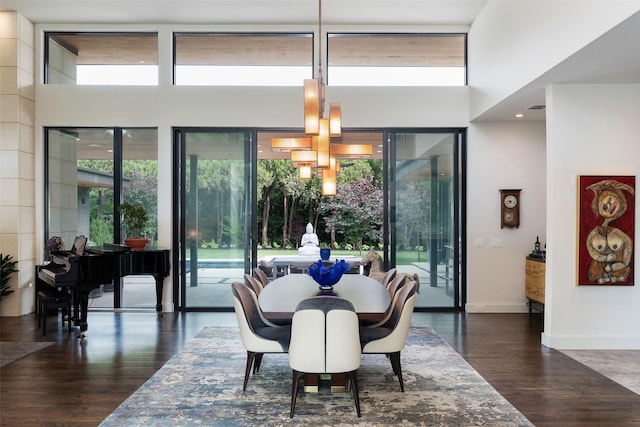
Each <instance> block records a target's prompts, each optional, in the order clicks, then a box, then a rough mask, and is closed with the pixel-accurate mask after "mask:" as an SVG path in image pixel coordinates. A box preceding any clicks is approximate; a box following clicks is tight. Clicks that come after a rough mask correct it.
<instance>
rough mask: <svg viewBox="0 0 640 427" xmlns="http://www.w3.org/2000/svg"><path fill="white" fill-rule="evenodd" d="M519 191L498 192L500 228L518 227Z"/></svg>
mask: <svg viewBox="0 0 640 427" xmlns="http://www.w3.org/2000/svg"><path fill="white" fill-rule="evenodd" d="M520 191H522V190H500V228H504V227H510V228H513V227H516V228H518V227H519V226H520Z"/></svg>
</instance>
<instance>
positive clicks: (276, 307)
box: [258, 274, 391, 324]
mask: <svg viewBox="0 0 640 427" xmlns="http://www.w3.org/2000/svg"><path fill="white" fill-rule="evenodd" d="M314 296H328V297H331V296H335V297H340V298H344V299H346V300H348V301H350V302H351V303H352V304H353V307H354V309H355V311H356V313H357V314H358V317H359V318H360V319H365V320H377V319H382V317H384V313H385V311H386V310H387V308H388V307H389V305H390V304H391V296H390V295H389V292H388V291H387V288H386V287H385V286H383V285H382V283H380V282H378V281H377V280H375V279H373V278H371V277H369V276H365V275H362V274H344V275H343V276H342V277H341V278H340V280H339V281H338V283H336V284H335V285H334V287H333V290H331V291H324V290H321V289H320V285H319V284H318V283H317V282H316V281H315V280H313V278H312V277H311V276H309V275H308V274H288V275H286V276H282V277H279V278H277V279H275V280H272V281H271V282H269V284H268V285H267V286H265V287H264V288H263V289H262V291H261V292H260V295H259V296H258V303H259V304H260V308H261V310H262V311H263V313H264V316H265V317H266V318H267V319H269V320H270V321H273V322H274V323H280V324H282V323H287V322H291V318H292V317H293V313H294V312H295V311H296V307H297V306H298V303H299V302H300V301H302V300H303V299H306V298H311V297H314Z"/></svg>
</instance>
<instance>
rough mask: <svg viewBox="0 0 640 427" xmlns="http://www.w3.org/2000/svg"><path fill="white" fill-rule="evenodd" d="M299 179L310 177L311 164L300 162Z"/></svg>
mask: <svg viewBox="0 0 640 427" xmlns="http://www.w3.org/2000/svg"><path fill="white" fill-rule="evenodd" d="M298 171H299V176H300V179H311V164H309V163H302V164H301V165H300V166H299V167H298Z"/></svg>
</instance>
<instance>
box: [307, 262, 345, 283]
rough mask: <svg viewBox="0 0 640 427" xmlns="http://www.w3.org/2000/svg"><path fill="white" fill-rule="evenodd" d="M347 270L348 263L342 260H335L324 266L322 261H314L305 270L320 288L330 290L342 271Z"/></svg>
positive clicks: (338, 279)
mask: <svg viewBox="0 0 640 427" xmlns="http://www.w3.org/2000/svg"><path fill="white" fill-rule="evenodd" d="M348 270H349V264H347V263H346V262H344V260H340V261H336V263H335V264H333V265H329V266H327V267H325V266H324V265H323V264H322V261H321V260H320V261H316V262H314V263H313V264H312V265H310V266H309V268H308V269H307V271H308V272H309V276H311V277H312V278H313V280H315V281H316V283H318V285H320V289H321V290H331V289H333V285H335V284H336V283H338V282H339V281H340V278H341V277H342V275H343V274H344V273H346V272H347V271H348Z"/></svg>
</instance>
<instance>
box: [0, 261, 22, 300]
mask: <svg viewBox="0 0 640 427" xmlns="http://www.w3.org/2000/svg"><path fill="white" fill-rule="evenodd" d="M16 265H18V261H14V260H13V257H12V256H11V255H7V256H4V255H3V254H1V253H0V301H2V298H4V297H5V296H7V295H9V294H11V293H13V291H14V290H13V289H10V288H11V283H9V281H10V280H11V275H12V274H13V273H17V272H18V269H17V268H16Z"/></svg>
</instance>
